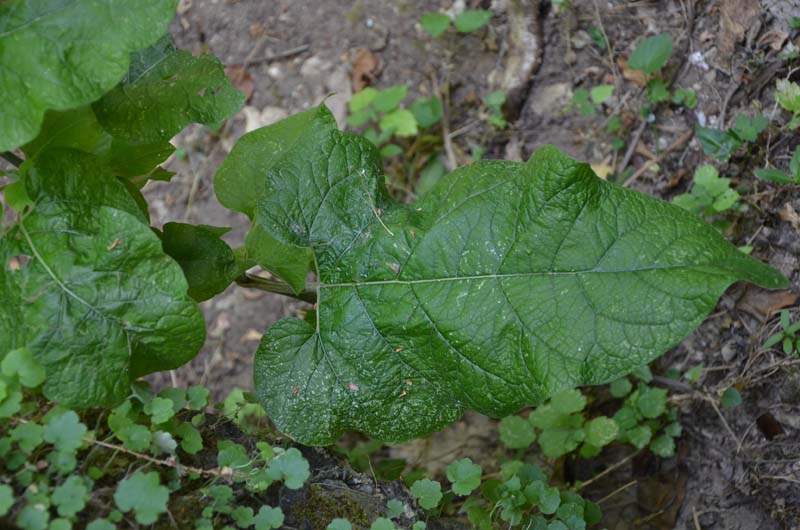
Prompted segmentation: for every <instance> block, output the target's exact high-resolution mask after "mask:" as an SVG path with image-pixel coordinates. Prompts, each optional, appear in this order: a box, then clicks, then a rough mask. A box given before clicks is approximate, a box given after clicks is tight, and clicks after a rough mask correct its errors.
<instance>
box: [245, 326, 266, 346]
mask: <svg viewBox="0 0 800 530" xmlns="http://www.w3.org/2000/svg"><path fill="white" fill-rule="evenodd" d="M262 335H263V334H262V333H261V332H260V331H258V330H257V329H253V328H250V329H248V330H247V331H246V332H245V334H244V335H242V338H241V339H239V342H243V343H244V342H256V341H259V340H261V336H262Z"/></svg>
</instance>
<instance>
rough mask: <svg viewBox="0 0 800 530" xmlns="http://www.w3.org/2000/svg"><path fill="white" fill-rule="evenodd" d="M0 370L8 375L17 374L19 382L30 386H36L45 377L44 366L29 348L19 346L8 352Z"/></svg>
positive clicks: (0, 365)
mask: <svg viewBox="0 0 800 530" xmlns="http://www.w3.org/2000/svg"><path fill="white" fill-rule="evenodd" d="M0 370H2V372H3V375H5V376H6V377H13V376H15V375H16V376H17V378H18V379H19V382H20V383H21V384H22V385H23V386H26V387H28V388H35V387H37V386H39V385H41V384H42V381H44V379H45V372H44V368H43V367H42V365H41V364H39V362H38V361H37V360H36V359H35V358H34V356H33V354H32V353H31V352H30V350H28V348H18V349H16V350H11V351H10V352H8V354H6V356H5V358H4V359H3V361H2V363H0Z"/></svg>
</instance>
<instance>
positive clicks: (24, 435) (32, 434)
mask: <svg viewBox="0 0 800 530" xmlns="http://www.w3.org/2000/svg"><path fill="white" fill-rule="evenodd" d="M9 434H10V437H11V439H12V440H13V441H15V442H17V445H19V448H20V449H22V450H23V451H24V452H26V453H28V454H30V453H32V452H33V450H34V449H36V448H37V447H38V446H39V444H41V443H42V435H43V434H44V427H42V426H41V425H39V424H38V423H34V422H28V423H20V424H19V425H17V426H16V427H14V428H13V429H12V430H11V433H9Z"/></svg>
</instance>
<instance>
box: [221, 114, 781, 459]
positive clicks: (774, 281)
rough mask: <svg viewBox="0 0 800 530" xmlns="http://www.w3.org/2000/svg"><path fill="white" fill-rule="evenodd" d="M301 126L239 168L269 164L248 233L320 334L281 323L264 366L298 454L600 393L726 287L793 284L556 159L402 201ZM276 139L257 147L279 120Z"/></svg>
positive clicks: (314, 123)
mask: <svg viewBox="0 0 800 530" xmlns="http://www.w3.org/2000/svg"><path fill="white" fill-rule="evenodd" d="M307 112H308V113H310V114H304V118H303V119H304V120H308V121H307V123H308V125H307V127H308V130H307V131H306V132H305V133H304V134H303V133H301V132H297V131H296V130H295V131H293V141H292V143H291V145H288V144H284V145H285V149H283V150H282V151H281V152H280V156H279V157H278V158H268V159H264V158H262V155H261V152H262V151H264V149H263V148H260V147H259V146H258V145H257V144H255V145H254V144H253V143H252V142H251V143H250V145H248V146H247V147H241V148H240V149H239V152H238V153H237V157H238V159H239V162H238V164H239V165H240V166H244V165H245V164H246V165H249V166H251V167H258V168H261V171H260V175H259V176H260V179H261V180H260V182H257V183H256V184H255V189H256V190H257V193H258V195H257V199H256V200H255V203H256V207H255V216H254V222H256V223H258V224H259V225H260V226H261V227H263V229H264V230H265V231H266V232H268V233H270V234H272V235H273V236H274V237H275V238H276V239H277V240H279V241H282V242H283V243H284V244H288V245H294V246H298V247H311V249H312V250H313V253H314V258H315V262H316V265H317V273H318V275H319V284H318V286H317V293H318V302H317V303H318V307H317V310H316V313H315V317H316V318H315V320H312V321H311V322H307V321H305V320H299V319H285V320H282V321H280V322H278V323H277V324H275V325H274V326H272V327H271V328H270V329H269V330H268V331H267V333H266V334H265V335H264V336H263V338H262V340H261V344H260V346H259V349H258V351H257V353H256V359H255V383H256V389H257V393H258V395H259V397H260V399H261V401H262V402H263V404H264V406H265V409H266V410H267V413H268V415H269V416H270V417H271V418H272V419H273V420H274V422H275V423H276V424H277V426H278V427H279V429H281V430H282V431H284V432H285V433H287V434H288V435H290V436H292V437H293V438H295V439H297V440H299V441H301V442H303V443H311V444H327V443H331V442H333V441H334V440H335V439H336V438H337V437H338V436H339V434H341V433H342V432H343V431H344V430H348V429H353V430H358V431H362V432H366V433H369V434H370V435H371V436H373V437H376V438H379V439H383V440H404V439H409V438H413V437H419V436H423V435H425V434H428V433H430V432H432V431H434V430H436V429H439V428H441V427H443V426H445V425H447V424H448V423H450V422H452V421H454V420H455V419H456V418H458V417H459V416H460V415H461V413H462V412H463V411H464V410H465V409H475V410H477V411H479V412H482V413H485V414H488V415H492V416H505V415H508V414H511V413H513V412H516V411H517V410H519V409H520V408H522V407H524V406H526V405H531V404H538V403H541V402H542V401H543V400H545V399H546V398H547V397H548V396H550V395H552V394H553V393H555V392H557V391H558V390H561V389H565V388H574V387H576V386H580V385H592V384H603V383H607V382H610V381H613V380H615V379H618V378H619V377H621V376H623V375H625V374H627V373H628V372H630V371H632V370H633V369H634V368H636V367H637V366H640V365H642V364H645V363H647V362H648V361H650V360H652V359H654V358H655V357H657V356H658V355H660V354H661V353H663V352H664V351H666V350H667V349H669V348H671V347H672V346H674V345H675V344H677V343H678V342H679V341H680V340H681V339H683V337H685V336H686V335H687V334H688V333H690V332H691V331H692V330H693V329H694V328H695V327H696V326H697V325H699V323H700V322H701V321H702V320H703V318H704V317H705V316H706V315H707V314H708V313H709V312H710V310H711V309H712V308H713V307H714V304H715V303H716V300H717V298H718V297H719V296H720V294H721V293H722V292H723V291H724V290H725V289H726V288H727V286H728V285H730V284H731V283H733V282H734V281H737V280H741V279H743V280H748V281H752V282H755V283H758V284H760V285H763V286H765V287H780V286H782V285H785V284H786V279H785V278H784V277H783V276H782V275H781V274H780V273H778V272H777V271H775V270H773V269H771V268H770V267H768V266H766V265H764V264H762V263H760V262H757V261H755V260H753V259H751V258H749V257H747V256H745V255H744V254H743V253H741V252H740V251H738V250H737V249H736V247H734V246H733V245H731V244H730V243H728V242H727V241H725V239H724V238H723V237H722V236H720V235H719V234H718V233H717V231H716V230H715V229H714V228H712V227H711V226H709V225H707V224H705V223H704V222H703V221H701V220H700V219H699V218H696V217H694V216H692V215H689V214H687V213H686V212H684V211H683V210H681V209H680V208H678V207H676V206H673V205H670V204H668V203H665V202H662V201H659V200H656V199H653V198H650V197H646V196H644V195H641V194H639V193H637V192H635V191H632V190H627V189H623V188H620V187H618V186H615V185H613V184H610V183H607V182H605V181H603V180H601V179H599V178H597V177H596V176H595V175H594V174H593V173H592V171H591V169H590V167H589V166H588V165H587V164H581V163H578V162H576V161H574V160H572V159H571V158H569V157H567V156H566V155H564V154H562V153H560V152H559V151H558V150H557V149H555V148H553V147H544V148H541V149H540V150H539V151H537V152H536V154H535V155H534V156H533V157H532V158H531V160H530V161H529V162H527V163H514V162H504V161H487V162H479V163H475V164H472V165H469V166H466V167H463V168H460V169H458V170H456V171H455V172H453V173H451V174H450V175H448V176H446V177H444V178H443V179H442V180H441V181H440V182H439V183H438V185H437V187H436V188H435V189H433V190H432V191H431V192H430V193H429V194H428V195H426V197H425V198H424V199H422V200H421V201H420V202H418V203H417V204H415V205H410V206H409V205H399V204H396V203H393V202H392V201H391V200H390V199H389V197H388V192H387V191H386V189H385V185H384V177H383V174H382V170H381V161H380V159H379V157H378V154H377V153H376V150H375V148H374V146H373V145H372V144H371V143H369V142H368V141H367V140H365V139H363V138H360V137H357V136H354V135H351V134H347V133H340V132H338V131H336V130H330V129H328V130H327V131H325V130H324V129H325V124H326V123H329V122H330V120H331V119H332V118H331V117H330V113H329V112H328V111H327V109H325V108H324V107H323V108H320V109H318V110H313V111H307ZM291 119H292V118H290V120H291ZM297 119H298V118H297V117H295V118H294V120H295V121H294V122H291V123H297V121H296V120H297ZM274 127H276V129H272V130H271V131H270V128H268V129H266V130H261V131H258V132H259V134H260V135H261V136H264V137H268V138H269V137H270V136H271V134H272V133H273V132H274V131H276V130H277V128H284V129H285V128H287V124H286V123H279V124H277V125H276V126H274ZM273 145H274V144H273ZM237 147H238V146H237ZM267 151H268V152H269V151H270V148H267ZM272 152H274V150H272ZM253 176H254V177H255V176H256V175H253ZM218 178H219V175H218ZM253 187H254V186H251V187H250V189H253ZM259 188H260V189H259ZM556 406H557V405H556ZM581 406H582V404H581Z"/></svg>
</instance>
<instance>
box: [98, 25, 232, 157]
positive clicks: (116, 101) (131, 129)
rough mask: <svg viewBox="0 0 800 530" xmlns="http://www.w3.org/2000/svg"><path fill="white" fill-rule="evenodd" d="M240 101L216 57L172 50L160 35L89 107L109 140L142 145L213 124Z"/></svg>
mask: <svg viewBox="0 0 800 530" xmlns="http://www.w3.org/2000/svg"><path fill="white" fill-rule="evenodd" d="M243 102H244V94H242V93H241V92H239V91H238V90H236V89H235V88H233V86H232V85H231V82H230V80H229V79H228V78H227V77H225V71H224V68H223V66H222V63H220V62H219V60H218V59H217V58H216V57H214V56H213V55H200V56H196V57H195V56H193V55H192V54H191V53H190V52H188V51H184V50H175V47H174V46H173V45H172V37H171V36H169V35H166V36H165V37H164V38H162V39H161V40H160V41H158V42H157V43H156V44H154V45H153V46H151V47H150V48H147V49H144V50H141V51H138V52H135V53H133V54H131V65H130V69H129V70H128V73H127V75H126V76H125V77H124V78H123V80H122V82H121V83H120V84H119V85H118V86H117V87H115V88H114V89H113V90H111V91H110V92H109V93H108V94H106V95H105V96H103V97H102V98H101V99H100V100H99V101H97V102H96V103H94V104H93V105H92V108H93V109H94V111H95V114H96V115H97V119H98V121H99V122H100V124H101V125H102V126H103V127H104V128H105V129H106V130H107V131H108V132H109V133H111V135H112V136H114V137H115V138H120V139H123V140H126V141H128V142H133V143H148V142H159V141H166V140H169V139H170V138H172V137H173V136H175V135H176V134H178V133H179V132H180V131H181V130H183V128H184V127H186V126H187V125H189V124H190V123H202V124H204V125H214V124H217V123H219V122H221V121H222V120H225V119H227V118H228V117H230V116H232V115H233V114H234V113H235V112H236V111H237V110H239V107H241V106H242V103H243Z"/></svg>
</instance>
